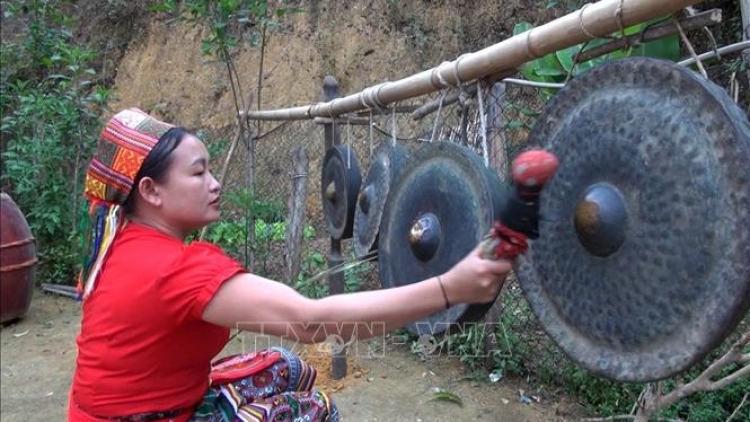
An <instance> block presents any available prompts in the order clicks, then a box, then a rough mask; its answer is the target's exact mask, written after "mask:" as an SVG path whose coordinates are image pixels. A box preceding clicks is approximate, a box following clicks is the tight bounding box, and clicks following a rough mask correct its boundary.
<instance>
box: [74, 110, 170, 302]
mask: <svg viewBox="0 0 750 422" xmlns="http://www.w3.org/2000/svg"><path fill="white" fill-rule="evenodd" d="M172 127H173V125H170V124H168V123H165V122H162V121H160V120H158V119H156V118H154V117H152V116H150V115H148V114H147V113H145V112H143V111H142V110H140V109H137V108H129V109H126V110H123V111H120V112H119V113H117V114H115V115H114V116H113V117H112V118H111V119H110V120H109V121H108V122H107V124H106V125H105V126H104V129H102V132H101V135H100V136H99V143H98V144H97V149H96V153H95V154H94V157H93V158H92V159H91V162H90V163H89V167H88V169H87V171H86V190H85V195H86V198H87V199H88V200H89V204H90V207H89V216H90V217H91V220H90V221H91V222H93V229H92V230H84V231H86V232H87V233H86V235H87V242H86V244H87V247H89V248H90V251H91V253H90V254H89V255H88V257H87V258H86V261H85V262H84V263H83V265H82V270H81V273H80V274H79V277H78V292H79V296H81V297H82V298H84V299H85V298H86V297H88V296H89V295H90V294H91V292H92V291H93V290H94V287H95V285H96V279H97V277H98V276H99V272H100V271H101V267H102V264H103V263H104V259H105V258H106V256H107V252H108V251H109V247H110V245H111V244H112V241H113V240H114V238H115V235H116V234H117V233H118V231H119V230H120V229H121V228H122V225H123V218H122V215H121V214H122V211H121V206H122V205H123V204H124V203H125V200H126V199H127V198H128V196H129V195H130V191H131V190H132V188H133V184H134V182H135V178H136V175H137V174H138V171H139V170H140V169H141V166H142V165H143V161H144V160H145V159H146V157H147V156H148V154H149V153H150V152H151V150H152V149H153V148H154V146H155V145H156V143H157V142H159V138H160V137H161V136H162V135H163V134H164V133H165V132H166V131H168V130H169V129H170V128H172ZM84 281H85V282H84Z"/></svg>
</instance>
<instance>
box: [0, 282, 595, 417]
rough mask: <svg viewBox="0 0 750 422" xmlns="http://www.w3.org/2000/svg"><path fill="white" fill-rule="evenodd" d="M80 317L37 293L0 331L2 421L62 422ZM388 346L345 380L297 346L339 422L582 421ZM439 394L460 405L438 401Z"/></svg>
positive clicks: (570, 407)
mask: <svg viewBox="0 0 750 422" xmlns="http://www.w3.org/2000/svg"><path fill="white" fill-rule="evenodd" d="M80 317H81V310H80V305H79V304H78V303H77V302H76V301H74V300H73V299H70V298H67V297H62V296H57V295H53V294H47V293H44V292H42V291H41V290H37V291H35V292H34V296H33V299H32V302H31V307H30V309H29V312H28V314H27V315H26V316H25V317H24V318H22V319H21V320H18V321H15V322H11V323H9V324H7V325H6V326H4V327H3V328H2V330H1V331H0V341H1V343H0V351H1V352H2V353H1V361H2V369H1V371H0V383H1V384H0V394H1V395H0V402H1V403H2V407H0V420H2V421H3V422H21V421H23V422H35V421H40V422H41V421H59V420H64V418H65V414H66V409H67V398H68V396H67V394H68V389H69V387H70V381H71V375H72V373H73V368H74V366H75V357H76V345H75V336H76V334H77V333H78V329H79V322H80ZM251 339H253V337H251V336H249V335H242V334H241V335H239V336H237V337H236V338H235V339H233V340H232V341H231V342H230V343H229V344H228V345H227V348H226V349H225V350H224V351H223V352H222V355H226V354H229V353H235V352H239V351H241V350H242V349H243V348H244V349H247V348H248V347H250V346H249V345H250V344H251V343H252V341H250V340H251ZM393 339H394V337H390V338H388V339H386V340H385V341H377V342H364V341H363V342H360V343H355V344H354V345H352V346H350V351H351V352H350V353H349V354H347V357H348V362H347V369H348V371H347V376H346V377H345V378H343V379H341V380H333V379H332V378H331V373H330V361H331V360H330V357H329V356H330V355H328V354H327V353H326V352H325V351H324V350H322V349H321V346H320V345H312V346H294V345H290V344H288V343H287V344H286V345H287V346H290V347H295V349H296V350H297V352H298V353H299V354H300V355H301V356H304V357H305V358H306V360H308V361H310V362H311V363H313V364H314V365H315V366H316V368H317V369H318V371H319V375H318V382H317V385H318V386H319V387H320V388H321V389H324V390H325V391H328V392H330V393H331V394H332V395H333V397H334V400H336V403H337V404H338V406H339V408H340V411H341V414H342V421H344V422H348V421H357V422H375V421H392V422H398V421H411V422H418V421H425V422H427V421H430V422H443V421H471V420H489V421H495V420H502V421H504V422H532V421H549V422H566V421H572V420H579V417H580V415H581V413H580V409H579V408H578V407H577V406H575V405H574V404H572V403H570V402H568V401H567V400H566V399H564V398H563V397H561V396H558V395H556V394H555V393H554V392H552V391H533V392H532V391H530V387H529V386H527V385H525V383H523V382H522V381H520V380H506V379H501V380H499V381H497V382H495V383H492V382H490V381H488V380H473V379H470V378H467V371H465V369H464V368H463V367H462V366H461V364H460V362H458V359H456V358H449V357H445V356H443V357H440V356H431V357H427V358H426V359H424V360H423V359H422V358H421V357H420V356H418V355H416V354H413V353H411V351H410V345H409V344H398V343H399V342H398V341H395V340H393ZM436 391H445V392H448V393H450V394H452V395H454V396H455V397H458V398H459V399H460V400H461V402H462V404H461V405H459V404H457V403H455V402H453V401H450V400H444V399H435V398H436V397H437V396H436Z"/></svg>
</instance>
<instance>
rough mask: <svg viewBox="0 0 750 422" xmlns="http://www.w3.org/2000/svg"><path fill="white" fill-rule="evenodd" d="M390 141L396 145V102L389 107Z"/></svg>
mask: <svg viewBox="0 0 750 422" xmlns="http://www.w3.org/2000/svg"><path fill="white" fill-rule="evenodd" d="M391 138H392V139H391V143H392V145H393V146H394V147H395V146H396V104H393V108H391Z"/></svg>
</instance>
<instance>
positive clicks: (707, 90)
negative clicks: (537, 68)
mask: <svg viewBox="0 0 750 422" xmlns="http://www.w3.org/2000/svg"><path fill="white" fill-rule="evenodd" d="M529 143H530V144H531V145H532V146H535V147H541V148H545V149H548V150H550V151H551V152H553V153H554V154H555V155H557V157H558V158H559V159H560V167H559V169H558V171H557V174H556V175H555V177H553V179H552V180H551V181H550V182H549V183H548V184H547V186H546V187H545V189H544V191H543V192H542V195H541V197H540V201H541V202H540V211H541V214H542V216H543V218H542V221H541V222H540V227H539V233H540V237H539V239H538V240H536V241H535V242H532V243H531V247H530V249H529V252H528V253H527V254H526V255H524V256H521V257H519V259H518V262H517V268H516V270H517V273H518V278H519V282H520V284H521V287H522V288H523V290H524V292H525V294H526V297H527V299H528V300H529V303H530V305H531V308H532V309H533V311H534V312H535V313H536V315H537V316H538V318H539V321H540V323H541V325H542V326H543V328H544V329H545V330H546V331H547V333H548V334H549V335H550V337H551V338H552V339H553V340H554V341H555V342H556V343H557V344H558V345H559V346H560V347H561V348H562V349H563V350H564V351H565V353H566V354H568V355H569V356H570V357H571V358H572V359H573V360H574V361H576V362H578V363H579V364H581V365H582V366H584V367H585V368H587V369H589V370H591V371H593V372H595V373H598V374H600V375H603V376H606V377H609V378H612V379H615V380H620V381H638V382H643V381H652V380H658V379H663V378H666V377H669V376H672V375H674V374H676V373H679V372H681V371H683V370H685V369H687V368H688V367H690V366H691V365H692V364H694V363H696V362H698V361H699V360H701V359H702V358H704V357H705V356H706V355H707V354H708V353H709V352H710V351H711V350H712V349H714V348H715V347H717V346H718V345H719V344H720V343H721V342H722V341H723V340H724V339H725V338H726V337H727V336H728V335H729V334H730V333H731V332H732V331H733V329H734V328H735V327H736V326H737V324H738V323H739V321H740V320H741V319H742V317H743V316H744V315H745V314H746V312H747V310H748V307H749V306H750V165H749V164H748V163H750V125H749V124H748V120H747V117H746V116H745V115H744V113H743V112H742V111H741V110H740V109H739V107H737V106H736V104H734V103H733V102H732V100H731V99H730V98H729V97H728V96H727V95H726V94H725V93H724V91H723V90H722V89H721V88H719V87H718V86H716V85H714V84H713V83H711V82H709V81H707V80H705V79H703V78H701V77H700V76H699V75H697V74H696V73H694V72H693V71H691V70H689V69H686V68H684V67H680V66H678V65H676V64H674V63H671V62H666V61H661V60H655V59H647V58H632V59H624V60H620V61H614V62H610V63H606V64H604V65H601V66H598V67H596V68H594V69H592V70H590V71H588V72H586V73H583V74H582V75H580V76H578V77H576V78H574V79H573V80H572V81H571V82H569V83H568V84H567V85H566V86H565V87H564V88H563V89H562V90H560V91H559V93H558V94H557V95H556V96H555V97H553V98H552V100H551V101H550V102H549V103H548V104H547V106H546V107H545V109H544V111H543V113H542V115H541V116H540V117H539V120H538V121H537V123H536V124H535V126H534V128H533V130H532V132H531V133H530V136H529Z"/></svg>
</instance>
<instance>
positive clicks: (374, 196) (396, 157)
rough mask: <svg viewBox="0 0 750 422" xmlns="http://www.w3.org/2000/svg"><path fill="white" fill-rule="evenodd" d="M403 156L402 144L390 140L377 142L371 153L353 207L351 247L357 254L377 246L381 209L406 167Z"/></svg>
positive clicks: (362, 253) (405, 154)
mask: <svg viewBox="0 0 750 422" xmlns="http://www.w3.org/2000/svg"><path fill="white" fill-rule="evenodd" d="M407 157H408V154H407V152H406V150H405V149H404V148H403V147H401V146H399V145H397V144H393V143H391V142H383V143H382V144H380V146H378V148H377V149H376V150H375V153H374V154H373V155H372V159H371V161H370V168H369V169H368V170H367V175H365V179H364V181H363V182H362V186H361V187H360V191H359V196H358V197H357V205H356V208H355V211H354V237H353V239H354V251H355V253H356V254H357V256H359V257H363V256H365V255H367V254H368V253H370V252H372V251H373V250H375V249H377V247H378V243H377V241H378V234H379V232H380V222H381V220H382V217H383V210H384V209H385V206H386V202H387V201H388V195H389V194H390V192H391V187H392V186H393V185H394V183H395V181H396V180H397V179H398V175H399V173H400V172H401V171H402V170H403V169H404V168H405V167H406V160H407Z"/></svg>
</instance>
